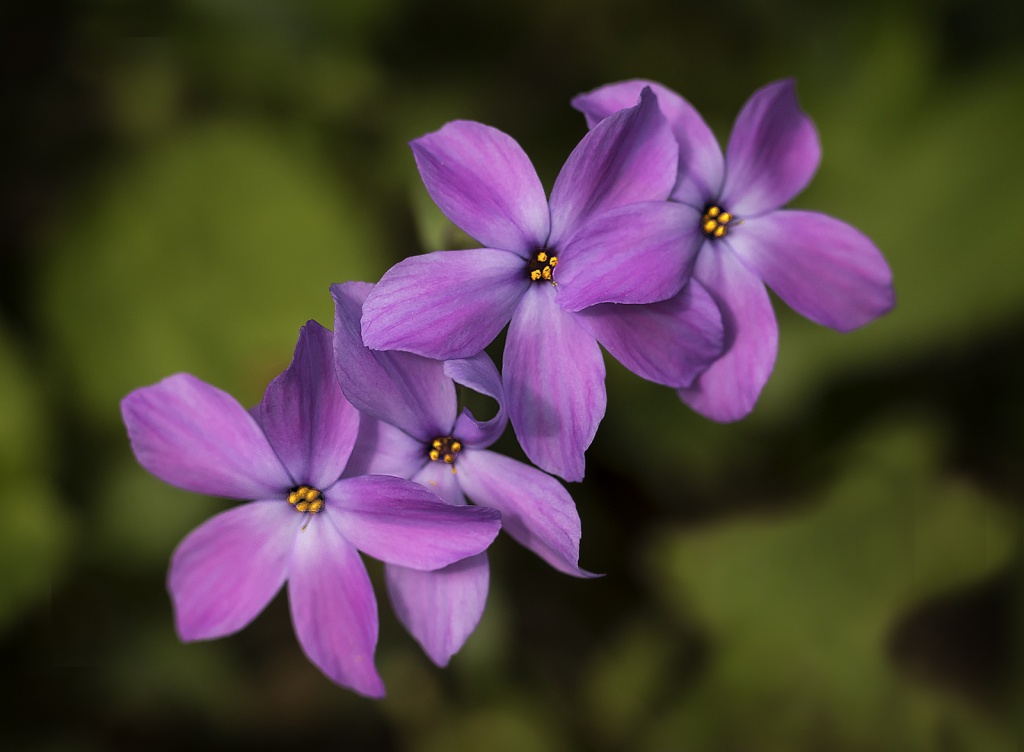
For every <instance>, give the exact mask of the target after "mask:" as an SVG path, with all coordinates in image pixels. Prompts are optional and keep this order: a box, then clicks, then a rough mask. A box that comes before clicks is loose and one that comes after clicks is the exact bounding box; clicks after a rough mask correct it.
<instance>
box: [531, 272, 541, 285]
mask: <svg viewBox="0 0 1024 752" xmlns="http://www.w3.org/2000/svg"><path fill="white" fill-rule="evenodd" d="M530 279H532V280H533V281H534V282H536V281H537V280H539V279H540V269H534V270H533V271H532V272H530Z"/></svg>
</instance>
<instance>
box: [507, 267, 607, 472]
mask: <svg viewBox="0 0 1024 752" xmlns="http://www.w3.org/2000/svg"><path fill="white" fill-rule="evenodd" d="M503 368H504V382H505V395H506V398H507V399H508V409H509V416H510V417H511V419H512V426H513V428H515V431H516V437H518V439H519V444H520V445H521V446H522V447H523V451H524V452H526V456H527V457H529V458H530V460H531V461H532V462H533V464H535V465H537V466H538V467H540V468H542V469H544V470H547V471H548V472H549V473H554V474H556V475H560V476H561V477H563V478H565V479H566V480H582V479H583V470H584V460H583V453H584V452H585V451H586V449H587V447H588V446H590V442H591V441H593V440H594V434H596V433H597V426H598V424H599V423H600V422H601V418H603V417H604V408H605V390H604V360H603V359H602V357H601V348H600V347H599V346H598V344H597V341H596V340H595V339H594V337H593V336H592V335H591V334H590V333H589V332H587V331H586V330H585V329H584V328H583V327H582V326H580V324H579V322H578V321H577V320H576V318H575V314H572V313H567V312H566V311H563V310H562V309H561V308H559V306H558V304H557V303H556V302H555V288H554V287H553V286H552V285H549V284H546V283H538V284H535V285H534V286H533V287H532V288H531V289H530V290H529V291H528V292H527V293H526V295H524V296H523V300H522V302H521V303H520V304H519V308H517V309H516V312H515V314H514V315H513V316H512V325H511V326H510V327H509V330H508V339H507V340H506V342H505V358H504V367H503Z"/></svg>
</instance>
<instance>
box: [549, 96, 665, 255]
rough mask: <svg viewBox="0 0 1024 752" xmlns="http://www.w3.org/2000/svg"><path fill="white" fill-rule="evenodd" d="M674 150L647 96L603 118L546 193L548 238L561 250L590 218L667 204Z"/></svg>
mask: <svg viewBox="0 0 1024 752" xmlns="http://www.w3.org/2000/svg"><path fill="white" fill-rule="evenodd" d="M678 159H679V146H678V145H677V144H676V140H675V138H674V137H673V136H672V131H671V129H670V128H669V127H668V122H667V121H666V120H665V117H664V116H663V115H662V114H661V112H660V111H659V110H658V100H657V98H656V97H655V96H654V94H652V93H651V92H650V91H649V90H645V91H644V93H643V95H642V96H641V97H640V103H639V104H637V105H636V106H635V107H630V108H629V109H628V110H621V111H619V112H617V113H615V114H614V115H612V116H611V117H608V118H605V119H604V120H602V121H601V122H600V123H598V124H597V125H596V126H595V127H594V129H593V130H591V131H590V132H589V133H588V134H587V135H586V136H584V137H583V140H582V141H580V143H579V144H578V145H577V146H576V148H575V149H574V150H573V152H572V154H570V155H569V159H568V160H566V162H565V165H564V166H563V167H562V171H561V172H560V173H559V174H558V178H557V179H556V180H555V186H554V188H552V190H551V236H550V238H549V239H548V243H547V247H548V248H552V249H560V248H561V243H562V242H563V241H564V240H566V239H567V238H568V237H569V235H571V234H572V233H573V232H574V231H575V230H576V227H577V226H578V225H579V224H580V223H581V222H583V221H584V220H586V219H587V218H588V217H590V216H591V215H593V214H597V213H598V212H601V211H606V210H608V209H614V208H615V207H617V206H625V205H626V204H635V203H637V202H638V201H661V200H663V199H666V198H668V196H669V193H670V192H671V191H672V186H673V185H675V182H676V173H677V171H678V165H677V161H678Z"/></svg>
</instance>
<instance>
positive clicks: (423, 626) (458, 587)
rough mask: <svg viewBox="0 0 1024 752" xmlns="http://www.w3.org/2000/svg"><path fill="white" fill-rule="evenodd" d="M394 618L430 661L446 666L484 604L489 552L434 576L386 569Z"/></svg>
mask: <svg viewBox="0 0 1024 752" xmlns="http://www.w3.org/2000/svg"><path fill="white" fill-rule="evenodd" d="M384 575H385V578H386V579H387V584H388V595H390V596H391V604H392V605H393V606H394V608H395V615H396V616H398V620H399V621H400V622H402V624H403V625H404V626H405V628H406V629H408V630H409V634H411V635H412V636H413V637H414V638H416V642H418V643H419V644H420V645H421V646H422V647H423V651H424V652H425V653H426V654H427V655H428V656H430V660H432V661H433V662H434V663H436V664H437V665H438V666H440V667H442V668H444V667H445V666H447V665H448V661H449V659H451V657H452V656H453V655H455V654H456V653H457V652H459V649H460V648H461V647H462V645H463V644H464V643H465V642H466V639H467V638H468V637H469V636H470V635H471V634H472V633H473V630H474V629H476V625H477V624H479V623H480V617H481V616H483V613H484V606H485V605H486V604H487V587H488V585H489V582H490V577H491V571H490V566H489V565H488V563H487V552H486V551H484V552H483V553H479V554H477V555H476V556H470V557H468V558H466V559H463V560H462V561H457V562H455V563H454V564H449V565H448V566H447V567H444V568H443V569H437V570H434V571H433V572H421V571H420V570H418V569H409V568H408V567H400V566H397V565H395V564H385V565H384Z"/></svg>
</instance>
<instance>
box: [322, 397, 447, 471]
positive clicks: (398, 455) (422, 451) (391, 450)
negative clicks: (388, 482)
mask: <svg viewBox="0 0 1024 752" xmlns="http://www.w3.org/2000/svg"><path fill="white" fill-rule="evenodd" d="M429 461H430V459H429V458H428V457H427V443H426V442H425V441H422V440H420V439H414V438H413V437H412V436H410V435H409V434H407V433H406V432H405V431H403V430H402V429H400V428H395V427H394V426H393V425H391V424H390V423H386V422H384V421H383V420H377V419H376V418H371V417H370V416H369V415H366V414H365V413H363V414H362V415H361V416H360V418H359V437H358V438H357V439H356V445H355V447H353V449H352V456H351V457H349V460H348V464H347V465H345V472H344V473H343V474H342V477H344V478H354V477H355V476H357V475H396V476H398V477H399V478H411V477H413V476H414V475H416V473H418V472H419V471H420V470H421V469H422V468H423V466H424V465H425V464H426V463H427V462H429Z"/></svg>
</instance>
